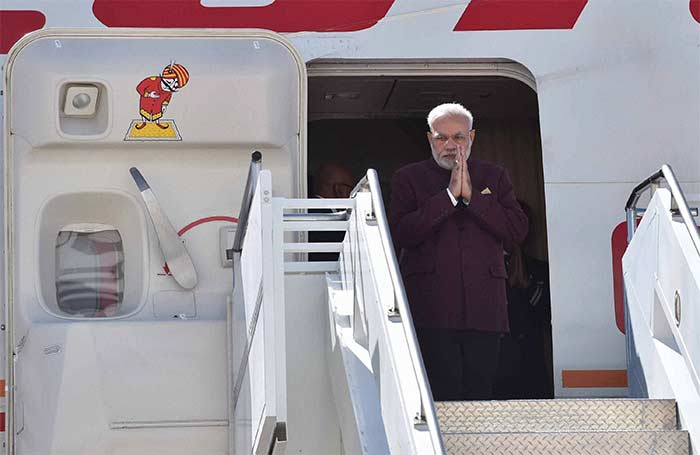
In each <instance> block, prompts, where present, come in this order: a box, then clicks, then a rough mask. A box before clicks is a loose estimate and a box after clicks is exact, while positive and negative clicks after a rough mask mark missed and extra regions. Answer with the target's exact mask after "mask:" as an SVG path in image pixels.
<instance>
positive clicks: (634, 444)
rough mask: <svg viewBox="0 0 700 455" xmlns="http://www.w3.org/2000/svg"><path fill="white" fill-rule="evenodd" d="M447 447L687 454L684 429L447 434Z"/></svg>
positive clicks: (539, 454) (494, 453)
mask: <svg viewBox="0 0 700 455" xmlns="http://www.w3.org/2000/svg"><path fill="white" fill-rule="evenodd" d="M443 440H444V442H445V451H446V453H447V454H448V455H451V454H460V455H462V454H475V455H476V454H478V455H502V454H517V455H555V454H556V455H561V454H567V455H612V454H615V455H627V454H629V455H647V454H648V455H688V454H689V453H690V448H689V442H688V433H687V432H685V431H628V432H585V433H505V434H496V433H490V434H459V433H450V434H444V435H443Z"/></svg>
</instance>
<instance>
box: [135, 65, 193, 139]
mask: <svg viewBox="0 0 700 455" xmlns="http://www.w3.org/2000/svg"><path fill="white" fill-rule="evenodd" d="M189 80H190V73H189V72H188V71H187V68H185V67H184V66H182V65H180V64H179V63H174V62H171V63H170V64H169V65H168V66H166V67H165V68H163V71H162V73H161V74H160V76H150V77H147V78H145V79H144V80H142V81H141V82H139V84H138V85H137V86H136V91H137V92H138V94H139V115H140V116H141V119H136V120H133V121H132V122H131V125H130V126H129V131H128V132H127V133H126V137H125V138H124V140H125V141H179V140H182V138H181V137H180V133H179V132H178V131H177V126H176V125H175V120H173V119H165V118H163V116H164V115H165V111H166V109H167V108H168V105H169V104H170V101H171V100H172V97H173V93H176V92H177V91H178V90H180V89H181V88H183V87H184V86H185V85H187V82H189Z"/></svg>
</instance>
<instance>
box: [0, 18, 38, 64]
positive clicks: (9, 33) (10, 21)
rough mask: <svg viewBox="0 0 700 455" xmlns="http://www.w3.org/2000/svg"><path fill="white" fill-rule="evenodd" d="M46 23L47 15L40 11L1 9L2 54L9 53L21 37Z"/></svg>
mask: <svg viewBox="0 0 700 455" xmlns="http://www.w3.org/2000/svg"><path fill="white" fill-rule="evenodd" d="M44 24H46V16H44V15H43V14H42V13H40V12H39V11H19V10H18V11H9V10H0V54H7V52H8V51H9V50H10V48H11V47H12V45H13V44H15V43H16V42H17V41H19V39H20V38H22V37H23V36H24V35H26V34H27V33H29V32H33V31H34V30H39V29H40V28H43V27H44Z"/></svg>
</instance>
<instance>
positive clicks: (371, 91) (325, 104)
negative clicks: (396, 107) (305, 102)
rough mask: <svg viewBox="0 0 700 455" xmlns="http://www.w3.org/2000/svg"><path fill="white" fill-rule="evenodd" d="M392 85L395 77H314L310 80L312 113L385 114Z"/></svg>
mask: <svg viewBox="0 0 700 455" xmlns="http://www.w3.org/2000/svg"><path fill="white" fill-rule="evenodd" d="M393 85H394V78H382V77H375V78H361V77H323V78H311V79H310V81H309V113H310V114H312V113H313V114H343V113H346V114H347V113H352V114H360V113H363V112H366V113H377V112H382V110H383V108H384V104H385V103H386V101H387V98H388V97H389V94H390V93H391V89H392V87H393Z"/></svg>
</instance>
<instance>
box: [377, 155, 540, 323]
mask: <svg viewBox="0 0 700 455" xmlns="http://www.w3.org/2000/svg"><path fill="white" fill-rule="evenodd" d="M468 168H469V174H470V177H471V181H472V198H471V201H470V202H469V205H465V204H463V203H462V202H458V203H457V205H456V206H454V205H453V204H452V201H451V200H450V197H449V196H448V194H447V191H446V189H447V187H448V185H449V181H450V174H451V171H449V170H446V169H442V168H441V167H439V166H438V165H437V163H436V162H435V160H434V159H433V158H429V159H427V160H424V161H419V162H417V163H412V164H409V165H407V166H404V167H402V168H401V169H399V170H398V171H396V173H395V174H394V177H393V179H392V191H391V202H390V207H389V226H390V229H391V234H392V237H393V240H394V244H395V245H396V247H397V252H400V253H399V257H400V261H399V262H400V266H401V272H402V276H403V280H404V286H405V290H406V295H407V297H408V300H409V305H410V308H411V313H412V316H413V322H414V325H415V326H416V327H419V328H436V329H460V330H479V331H488V332H501V333H505V332H508V312H507V304H506V289H505V281H506V269H505V265H504V261H503V251H504V249H506V248H510V247H511V246H512V245H517V244H520V243H522V241H523V240H524V239H525V236H526V234H527V226H528V221H527V217H526V215H525V213H524V212H523V211H522V209H521V208H520V205H519V204H518V202H517V201H516V198H515V194H514V192H513V185H512V184H511V182H510V179H509V177H508V173H507V172H506V171H505V169H503V168H502V167H500V166H496V165H494V164H491V163H488V162H486V161H481V160H477V159H474V158H470V159H469V160H468Z"/></svg>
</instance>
